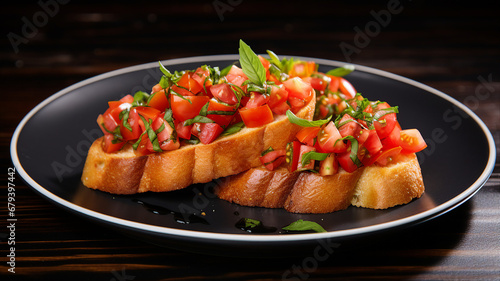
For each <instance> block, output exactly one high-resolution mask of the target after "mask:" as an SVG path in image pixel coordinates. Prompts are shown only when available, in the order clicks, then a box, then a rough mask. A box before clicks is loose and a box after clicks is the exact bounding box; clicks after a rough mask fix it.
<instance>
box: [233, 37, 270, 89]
mask: <svg viewBox="0 0 500 281" xmlns="http://www.w3.org/2000/svg"><path fill="white" fill-rule="evenodd" d="M239 53H240V64H241V69H242V70H243V72H244V73H245V75H246V76H247V77H248V79H250V81H251V82H253V83H254V84H257V85H259V86H263V85H264V83H266V70H265V69H264V66H263V65H262V62H261V61H260V59H259V57H258V56H257V55H256V54H255V53H254V52H253V51H252V49H251V48H250V46H248V45H247V44H246V43H245V42H243V40H240V48H239Z"/></svg>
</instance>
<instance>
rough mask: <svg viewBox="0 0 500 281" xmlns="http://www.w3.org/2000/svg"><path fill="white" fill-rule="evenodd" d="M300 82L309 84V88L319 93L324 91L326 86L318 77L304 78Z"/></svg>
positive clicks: (326, 83) (325, 82)
mask: <svg viewBox="0 0 500 281" xmlns="http://www.w3.org/2000/svg"><path fill="white" fill-rule="evenodd" d="M302 80H304V81H305V82H307V83H309V84H311V87H313V89H315V90H317V91H320V92H323V91H325V90H326V86H327V85H328V82H327V81H325V80H324V79H323V78H319V77H305V78H302Z"/></svg>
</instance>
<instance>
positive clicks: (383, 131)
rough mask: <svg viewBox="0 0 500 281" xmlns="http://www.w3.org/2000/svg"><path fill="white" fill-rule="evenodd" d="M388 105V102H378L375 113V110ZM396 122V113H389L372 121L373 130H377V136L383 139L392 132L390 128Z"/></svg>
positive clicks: (392, 127)
mask: <svg viewBox="0 0 500 281" xmlns="http://www.w3.org/2000/svg"><path fill="white" fill-rule="evenodd" d="M389 107H390V106H389V104H388V103H386V102H384V103H381V104H378V105H377V107H376V108H375V114H376V112H377V111H379V110H382V109H385V108H389ZM396 122H397V118H396V113H389V114H386V115H384V116H382V117H380V118H379V119H378V120H377V121H375V122H373V126H374V127H375V130H377V134H378V136H379V138H380V139H384V138H386V137H387V136H389V134H390V133H391V132H392V130H393V129H394V127H395V126H396Z"/></svg>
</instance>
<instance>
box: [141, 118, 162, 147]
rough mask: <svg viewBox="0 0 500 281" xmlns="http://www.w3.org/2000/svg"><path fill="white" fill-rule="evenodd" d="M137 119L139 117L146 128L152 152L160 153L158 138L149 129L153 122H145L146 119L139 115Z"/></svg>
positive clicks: (151, 129)
mask: <svg viewBox="0 0 500 281" xmlns="http://www.w3.org/2000/svg"><path fill="white" fill-rule="evenodd" d="M139 117H141V120H142V122H143V123H144V127H145V128H146V130H145V132H146V134H147V135H148V138H149V140H150V141H151V143H152V144H153V150H154V151H156V152H162V151H163V150H162V149H161V148H160V143H159V142H158V136H157V135H156V133H155V131H154V130H153V128H152V127H151V122H153V120H151V119H150V120H149V121H150V122H148V121H146V118H144V117H143V116H142V115H140V114H139ZM139 139H140V138H139Z"/></svg>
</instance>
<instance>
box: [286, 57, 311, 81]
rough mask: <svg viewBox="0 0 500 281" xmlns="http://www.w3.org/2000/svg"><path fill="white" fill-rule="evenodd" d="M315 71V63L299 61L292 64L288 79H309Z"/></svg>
mask: <svg viewBox="0 0 500 281" xmlns="http://www.w3.org/2000/svg"><path fill="white" fill-rule="evenodd" d="M314 71H316V63H315V62H313V61H307V62H306V61H301V62H296V63H294V64H293V66H292V69H291V70H290V73H289V75H290V77H295V76H298V77H301V78H303V77H309V76H311V74H313V72H314Z"/></svg>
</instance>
